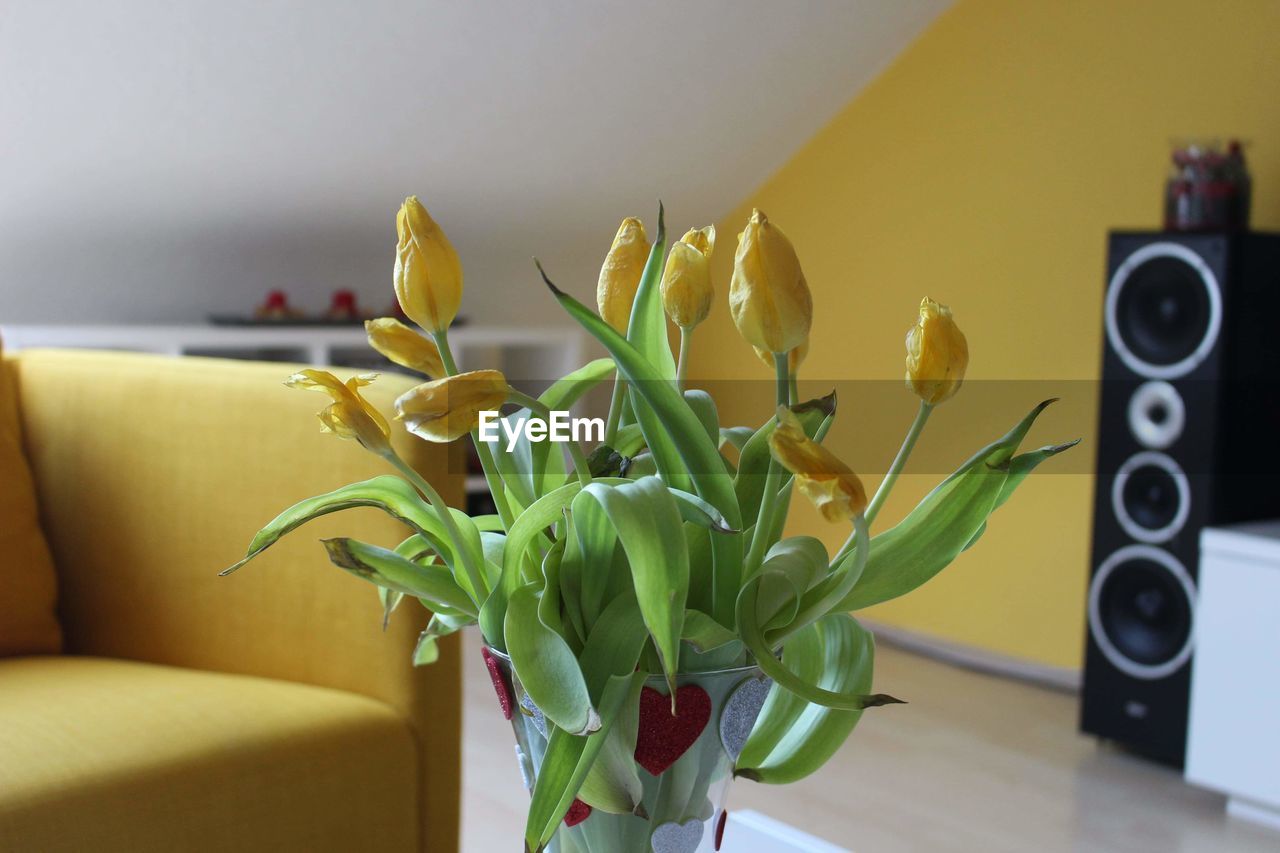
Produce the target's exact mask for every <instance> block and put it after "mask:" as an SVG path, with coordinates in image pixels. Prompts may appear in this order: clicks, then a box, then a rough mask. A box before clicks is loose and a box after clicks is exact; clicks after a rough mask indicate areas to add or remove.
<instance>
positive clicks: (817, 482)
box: [769, 406, 867, 521]
mask: <svg viewBox="0 0 1280 853" xmlns="http://www.w3.org/2000/svg"><path fill="white" fill-rule="evenodd" d="M769 450H770V452H771V453H772V454H773V458H774V459H776V460H778V462H779V464H781V465H782V467H784V468H786V469H787V470H788V471H790V472H791V473H792V474H794V475H795V482H796V487H797V488H798V489H799V490H800V493H801V494H803V495H804V496H805V497H807V498H808V499H809V500H811V501H813V505H814V506H816V507H817V508H818V511H819V512H821V513H822V517H823V518H825V519H826V520H827V521H841V520H844V521H851V520H852V519H853V517H854V516H855V515H858V514H859V513H861V512H863V511H865V510H866V508H867V492H866V489H864V488H863V487H862V481H861V480H860V479H858V475H857V474H855V473H853V471H852V470H850V468H849V466H848V465H845V464H844V463H843V462H841V461H840V460H839V459H837V458H836V457H835V455H834V454H832V453H831V451H829V450H827V449H826V448H825V447H823V446H822V445H821V444H818V443H817V442H816V441H814V440H813V439H811V438H809V437H808V436H807V435H806V434H805V431H804V427H803V426H802V425H801V424H800V420H799V418H797V417H796V416H795V414H794V413H792V411H791V410H790V409H788V408H787V407H786V406H779V407H778V426H777V427H776V428H775V429H774V431H773V434H772V435H770V436H769Z"/></svg>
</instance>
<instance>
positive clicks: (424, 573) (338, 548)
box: [321, 538, 476, 616]
mask: <svg viewBox="0 0 1280 853" xmlns="http://www.w3.org/2000/svg"><path fill="white" fill-rule="evenodd" d="M321 542H322V543H323V544H324V547H325V550H326V551H328V552H329V559H330V561H332V562H333V564H334V565H335V566H337V567H338V568H340V569H345V570H346V571H348V572H350V573H351V574H353V575H355V576H356V577H358V578H362V579H363V580H367V581H369V582H370V583H374V584H377V585H378V586H381V587H385V588H387V589H389V590H392V591H394V592H399V593H403V594H405V595H412V596H414V597H415V598H424V599H426V600H428V601H431V602H439V603H440V604H443V605H444V606H446V607H451V608H453V609H455V610H460V611H462V612H464V613H469V614H471V615H473V616H474V615H475V612H476V607H475V603H474V602H472V601H471V599H470V598H469V597H468V596H467V594H466V593H465V592H463V591H462V590H461V589H460V588H459V587H458V585H457V584H456V583H455V582H454V579H453V575H451V574H450V573H449V572H448V571H446V570H445V569H444V567H443V566H424V565H421V564H420V563H414V562H411V561H409V560H406V559H405V558H404V557H401V556H399V555H398V554H396V552H395V551H391V550H389V549H387V548H379V547H378V546H377V545H369V544H366V543H364V542H358V541H356V540H355V539H345V538H338V539H323V540H321Z"/></svg>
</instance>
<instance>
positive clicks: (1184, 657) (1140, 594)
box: [1089, 545, 1195, 680]
mask: <svg viewBox="0 0 1280 853" xmlns="http://www.w3.org/2000/svg"><path fill="white" fill-rule="evenodd" d="M1194 612H1195V587H1194V586H1193V585H1192V583H1191V578H1190V576H1189V575H1188V574H1187V570H1186V569H1185V568H1184V567H1183V565H1182V564H1181V563H1180V562H1178V561H1177V560H1176V559H1175V558H1174V557H1173V556H1171V555H1170V554H1168V553H1166V552H1164V551H1161V550H1159V549H1158V548H1152V547H1151V546H1149V545H1129V546H1127V547H1125V548H1121V549H1120V550H1119V551H1116V552H1115V553H1114V554H1112V555H1111V556H1110V557H1108V558H1107V560H1106V561H1105V562H1104V563H1103V564H1102V566H1100V567H1099V569H1098V572H1097V574H1095V575H1094V576H1093V581H1092V583H1091V584H1090V587H1089V633H1090V634H1091V635H1092V637H1093V639H1094V642H1095V643H1097V645H1098V648H1099V649H1101V650H1102V653H1103V654H1104V655H1105V656H1106V657H1107V659H1108V660H1109V661H1110V662H1111V663H1112V665H1113V666H1115V667H1116V668H1117V669H1119V670H1120V671H1122V672H1124V673H1126V674H1128V675H1130V676H1132V677H1134V678H1141V679H1144V680H1153V679H1158V678H1165V677H1167V676H1169V675H1172V674H1173V673H1174V672H1176V671H1177V670H1178V669H1179V668H1180V667H1182V666H1183V665H1184V664H1185V663H1186V662H1187V661H1188V660H1189V659H1190V657H1191V649H1192V639H1193V633H1192V625H1193V620H1194V615H1193V614H1194Z"/></svg>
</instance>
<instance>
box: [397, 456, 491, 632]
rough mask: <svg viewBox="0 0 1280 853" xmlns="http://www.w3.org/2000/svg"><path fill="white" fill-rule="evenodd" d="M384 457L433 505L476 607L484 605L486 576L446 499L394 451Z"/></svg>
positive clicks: (486, 591) (487, 590) (486, 592)
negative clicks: (474, 597) (472, 592)
mask: <svg viewBox="0 0 1280 853" xmlns="http://www.w3.org/2000/svg"><path fill="white" fill-rule="evenodd" d="M384 456H385V457H386V459H387V461H388V462H390V463H391V464H392V465H393V466H395V468H396V469H398V470H399V471H400V473H402V474H404V475H405V476H406V477H408V478H409V482H410V483H412V484H413V485H414V486H416V487H417V489H418V491H420V492H422V495H423V497H425V498H426V499H427V503H429V504H431V508H432V509H434V510H435V512H436V515H438V516H440V523H441V524H443V525H444V529H445V532H447V533H448V534H449V540H450V541H451V542H452V543H453V553H454V556H455V558H456V559H460V560H461V561H462V568H463V570H464V571H465V572H466V573H467V580H469V581H470V582H471V588H472V589H473V590H474V591H475V594H476V595H477V596H478V597H479V600H478V601H477V602H476V605H477V606H479V605H481V604H483V603H484V600H485V598H486V597H488V595H489V587H488V585H487V584H486V583H485V580H484V576H483V575H482V574H481V573H480V567H479V566H477V565H476V563H475V560H474V559H472V554H471V552H470V551H468V550H467V548H466V543H465V540H464V539H463V538H462V531H461V530H459V529H458V522H456V521H454V519H453V512H452V511H451V510H450V509H449V505H448V504H446V503H445V501H444V498H442V497H440V493H439V492H437V491H436V490H435V488H434V487H432V485H431V484H430V483H428V482H427V481H426V479H425V478H423V476H422V475H421V474H419V473H418V472H417V471H415V470H413V466H411V465H410V464H409V463H408V462H405V461H404V460H403V459H401V458H400V457H399V456H398V455H397V454H396V452H395V451H394V450H388V451H387V452H386V453H385V454H384Z"/></svg>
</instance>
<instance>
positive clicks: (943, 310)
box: [907, 296, 969, 405]
mask: <svg viewBox="0 0 1280 853" xmlns="http://www.w3.org/2000/svg"><path fill="white" fill-rule="evenodd" d="M968 366H969V344H968V342H967V341H965V339H964V333H963V332H961V331H960V327H959V326H957V325H956V321H955V320H953V319H952V318H951V309H950V308H948V307H947V306H945V305H939V304H938V303H937V302H934V301H933V300H932V299H930V298H929V297H927V296H926V297H925V298H924V299H923V300H922V301H921V302H920V317H919V319H918V320H917V321H916V324H915V325H914V326H912V327H911V328H910V329H909V330H908V331H907V387H908V388H910V389H911V390H912V391H914V392H915V393H916V395H917V396H919V397H920V399H921V400H924V401H925V402H926V403H928V404H929V405H937V404H938V403H941V402H943V401H944V400H948V399H950V398H951V397H952V395H954V394H955V393H956V392H957V391H959V390H960V385H961V383H963V382H964V371H965V368H967V367H968Z"/></svg>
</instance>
